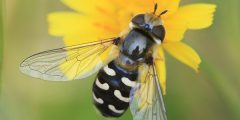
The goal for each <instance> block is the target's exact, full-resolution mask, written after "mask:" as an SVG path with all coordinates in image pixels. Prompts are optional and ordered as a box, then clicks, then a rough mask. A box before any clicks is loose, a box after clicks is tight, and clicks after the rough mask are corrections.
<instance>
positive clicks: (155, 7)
mask: <svg viewBox="0 0 240 120" xmlns="http://www.w3.org/2000/svg"><path fill="white" fill-rule="evenodd" d="M157 9H158V4H157V3H155V4H154V11H153V14H155V13H156V11H157Z"/></svg>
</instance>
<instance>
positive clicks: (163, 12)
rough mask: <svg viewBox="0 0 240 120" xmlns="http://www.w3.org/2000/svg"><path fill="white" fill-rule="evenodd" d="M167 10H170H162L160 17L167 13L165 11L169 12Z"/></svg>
mask: <svg viewBox="0 0 240 120" xmlns="http://www.w3.org/2000/svg"><path fill="white" fill-rule="evenodd" d="M167 12H168V10H164V11H162V12H161V13H160V14H159V15H158V17H160V16H161V15H163V14H165V13H167Z"/></svg>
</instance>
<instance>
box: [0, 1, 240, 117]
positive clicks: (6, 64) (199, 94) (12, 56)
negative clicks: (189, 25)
mask: <svg viewBox="0 0 240 120" xmlns="http://www.w3.org/2000/svg"><path fill="white" fill-rule="evenodd" d="M197 2H208V3H215V4H217V6H218V7H217V12H216V15H215V21H214V24H213V26H212V27H211V28H209V29H205V30H199V31H189V32H187V34H186V37H185V42H187V43H188V44H190V45H191V46H192V47H193V48H195V49H196V50H197V51H198V52H199V54H200V55H201V57H202V59H203V63H202V64H201V68H200V73H199V74H196V73H195V72H194V71H192V70H191V69H190V68H188V67H186V66H184V65H183V64H181V63H179V62H178V61H176V60H175V59H173V58H172V57H170V56H167V68H168V69H167V72H168V80H167V95H166V96H165V97H164V98H165V103H166V109H167V112H168V118H169V120H240V75H239V72H240V55H239V51H240V35H239V34H240V22H239V21H240V14H239V11H240V1H239V0H182V4H187V3H197ZM60 10H70V9H69V8H67V7H66V6H64V5H63V4H62V3H61V2H60V1H59V0H5V1H1V13H0V14H1V15H0V16H1V18H0V40H1V42H0V52H1V53H0V57H1V59H0V62H1V61H3V63H2V65H1V66H2V68H1V69H0V70H1V75H0V76H1V81H0V92H1V94H0V120H85V119H91V120H104V118H102V117H101V116H100V115H99V114H97V113H96V112H95V109H94V106H93V104H92V101H91V100H92V99H91V87H92V82H93V77H94V76H93V77H90V78H88V79H86V80H83V81H72V82H66V83H63V82H61V83H59V82H47V81H42V80H39V79H35V78H31V77H28V76H25V75H23V74H22V73H20V71H19V69H18V66H19V63H20V62H21V61H22V60H23V59H24V58H26V57H27V56H29V55H31V54H33V53H37V52H40V51H43V50H47V49H53V48H57V47H62V46H63V42H62V40H61V38H56V37H52V36H49V35H48V33H47V29H48V25H47V21H46V16H47V14H48V13H49V12H53V11H60ZM3 21H4V24H3ZM3 26H4V27H3ZM3 30H4V32H3ZM2 50H3V51H4V52H3V57H2ZM130 119H132V118H131V114H130V112H129V111H128V112H127V113H126V114H125V115H124V116H123V117H121V118H120V120H130Z"/></svg>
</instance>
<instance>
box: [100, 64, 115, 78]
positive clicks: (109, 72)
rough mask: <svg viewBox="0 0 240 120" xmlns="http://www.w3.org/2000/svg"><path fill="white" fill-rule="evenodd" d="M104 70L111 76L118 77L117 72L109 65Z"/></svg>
mask: <svg viewBox="0 0 240 120" xmlns="http://www.w3.org/2000/svg"><path fill="white" fill-rule="evenodd" d="M103 70H104V71H105V72H106V73H107V74H108V75H110V76H115V75H116V72H115V71H114V70H113V69H111V68H109V67H108V65H106V66H105V67H104V68H103Z"/></svg>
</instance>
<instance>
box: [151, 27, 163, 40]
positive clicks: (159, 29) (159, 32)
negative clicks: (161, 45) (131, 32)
mask: <svg viewBox="0 0 240 120" xmlns="http://www.w3.org/2000/svg"><path fill="white" fill-rule="evenodd" d="M152 33H153V35H154V36H155V37H157V38H159V39H160V40H161V41H163V39H164V37H165V29H164V27H163V26H162V25H158V26H154V27H153V28H152Z"/></svg>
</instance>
